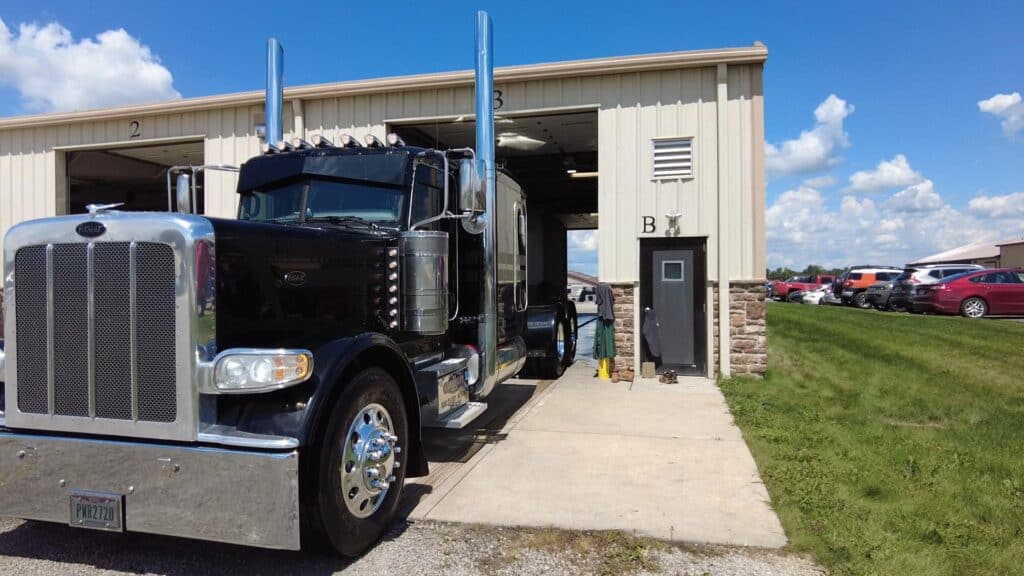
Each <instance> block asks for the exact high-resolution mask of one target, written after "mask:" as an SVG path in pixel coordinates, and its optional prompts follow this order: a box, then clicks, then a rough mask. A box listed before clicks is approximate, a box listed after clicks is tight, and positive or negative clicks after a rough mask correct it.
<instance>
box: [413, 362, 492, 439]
mask: <svg viewBox="0 0 1024 576" xmlns="http://www.w3.org/2000/svg"><path fill="white" fill-rule="evenodd" d="M416 387H417V388H418V389H419V393H420V400H421V402H422V405H421V406H420V421H421V422H422V423H423V426H425V427H428V428H454V429H460V428H465V427H466V426H467V425H468V424H469V423H470V422H472V421H473V420H475V419H476V417H477V416H479V415H480V414H483V412H484V411H485V410H487V404H485V403H483V402H471V401H470V400H469V385H468V384H467V383H466V359H465V358H448V359H446V360H442V361H441V362H437V363H435V364H431V365H430V366H427V367H425V368H421V369H420V370H418V371H417V372H416Z"/></svg>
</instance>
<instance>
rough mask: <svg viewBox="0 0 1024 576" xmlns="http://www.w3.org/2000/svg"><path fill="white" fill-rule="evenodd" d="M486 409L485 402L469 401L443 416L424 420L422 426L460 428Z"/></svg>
mask: <svg viewBox="0 0 1024 576" xmlns="http://www.w3.org/2000/svg"><path fill="white" fill-rule="evenodd" d="M485 411H487V403H486V402H469V403H468V404H464V405H463V406H462V407H460V408H457V409H455V410H452V411H451V412H450V413H448V414H445V416H444V417H443V418H439V419H434V420H431V421H429V422H427V421H425V422H424V423H423V425H424V426H427V427H428V428H449V429H457V430H461V429H462V428H465V427H466V426H468V425H469V423H470V422H472V421H473V420H476V417H477V416H479V415H481V414H483V413H484V412H485Z"/></svg>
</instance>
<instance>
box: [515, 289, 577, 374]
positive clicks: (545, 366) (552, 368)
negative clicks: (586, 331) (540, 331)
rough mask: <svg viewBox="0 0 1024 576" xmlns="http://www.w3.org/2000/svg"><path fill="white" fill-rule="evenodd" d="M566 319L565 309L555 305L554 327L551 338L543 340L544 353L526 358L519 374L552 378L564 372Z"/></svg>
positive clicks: (566, 342) (566, 347) (566, 343)
mask: <svg viewBox="0 0 1024 576" xmlns="http://www.w3.org/2000/svg"><path fill="white" fill-rule="evenodd" d="M566 324H567V320H566V318H565V310H564V309H563V308H562V306H560V305H557V304H556V305H555V329H554V330H553V331H552V333H551V340H548V341H547V342H544V348H543V350H544V355H543V356H531V357H529V358H527V359H526V364H525V365H524V366H523V370H522V372H521V374H522V375H523V376H525V377H527V378H544V379H549V380H554V379H556V378H559V377H561V376H562V374H563V373H564V372H565V367H566V363H565V358H566V352H567V351H568V339H567V338H566V335H567V334H568V331H567V330H566ZM559 332H561V333H562V337H563V348H562V351H561V353H560V352H559V350H558V337H559Z"/></svg>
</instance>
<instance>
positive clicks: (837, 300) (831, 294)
mask: <svg viewBox="0 0 1024 576" xmlns="http://www.w3.org/2000/svg"><path fill="white" fill-rule="evenodd" d="M836 284H838V281H837V282H833V283H832V288H831V289H830V290H828V291H827V292H825V295H824V296H822V297H821V303H822V304H828V305H830V306H842V304H843V299H842V298H841V297H840V296H837V295H836V293H835V285H836Z"/></svg>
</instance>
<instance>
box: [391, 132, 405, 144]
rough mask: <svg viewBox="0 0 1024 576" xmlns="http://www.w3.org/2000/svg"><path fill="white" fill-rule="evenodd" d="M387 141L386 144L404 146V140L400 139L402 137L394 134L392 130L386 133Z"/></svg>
mask: <svg viewBox="0 0 1024 576" xmlns="http://www.w3.org/2000/svg"><path fill="white" fill-rule="evenodd" d="M387 141H388V146H391V147H396V146H405V140H402V137H401V136H399V135H398V134H395V133H394V132H391V133H390V134H388V136H387Z"/></svg>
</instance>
